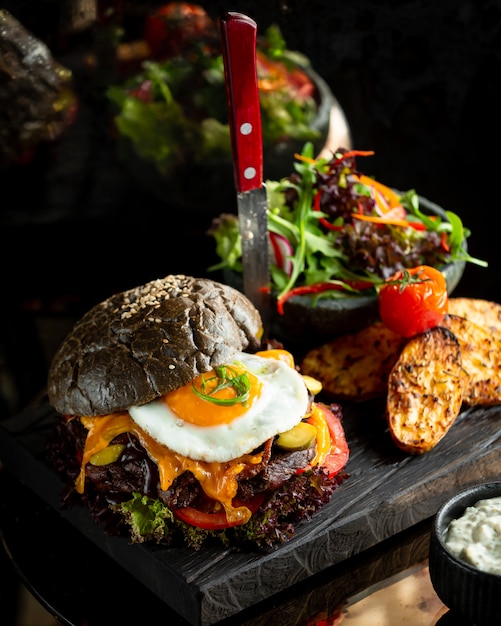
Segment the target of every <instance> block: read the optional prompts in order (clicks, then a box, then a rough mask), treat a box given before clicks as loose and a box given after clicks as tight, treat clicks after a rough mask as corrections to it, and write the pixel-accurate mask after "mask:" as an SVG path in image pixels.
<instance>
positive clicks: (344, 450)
mask: <svg viewBox="0 0 501 626" xmlns="http://www.w3.org/2000/svg"><path fill="white" fill-rule="evenodd" d="M317 405H318V406H319V407H320V408H321V409H322V411H323V413H324V416H325V421H326V422H327V426H328V427H329V433H330V436H331V449H330V451H329V452H328V453H327V456H326V457H325V459H324V461H323V463H322V466H323V467H325V468H326V469H327V471H328V472H329V477H330V478H332V477H333V476H335V475H336V474H339V472H340V471H341V470H342V469H344V467H345V466H346V463H347V462H348V457H349V455H350V451H349V448H348V443H347V442H346V436H345V432H344V428H343V425H342V423H341V420H340V419H339V417H338V416H337V415H336V414H335V412H334V411H332V410H331V409H330V408H329V407H328V406H326V405H324V404H322V403H321V402H317Z"/></svg>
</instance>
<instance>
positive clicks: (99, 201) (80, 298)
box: [0, 0, 501, 404]
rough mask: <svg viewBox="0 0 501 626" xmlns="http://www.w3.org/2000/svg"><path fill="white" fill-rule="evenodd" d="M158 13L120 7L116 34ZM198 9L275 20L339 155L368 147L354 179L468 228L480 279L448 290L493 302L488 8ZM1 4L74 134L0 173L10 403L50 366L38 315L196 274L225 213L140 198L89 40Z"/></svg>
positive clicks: (29, 5)
mask: <svg viewBox="0 0 501 626" xmlns="http://www.w3.org/2000/svg"><path fill="white" fill-rule="evenodd" d="M69 4H71V2H70V3H69ZM109 4H112V3H109ZM158 4H160V3H158V2H156V3H155V2H141V3H132V2H125V3H124V7H125V15H127V16H128V17H127V19H128V23H127V25H128V26H130V25H133V24H134V19H135V18H136V17H137V19H139V15H140V14H144V12H145V11H146V10H147V9H148V7H150V6H151V7H155V6H158ZM198 4H199V5H200V6H202V7H204V8H205V9H206V10H207V12H208V13H209V14H210V15H211V16H212V17H214V18H217V16H218V15H219V14H220V13H221V12H222V11H225V10H232V11H241V12H244V13H247V14H248V15H250V16H251V17H253V18H254V19H255V20H256V22H257V23H258V27H259V30H264V29H265V28H266V27H267V26H268V25H269V24H272V23H276V24H278V25H279V26H280V28H281V31H282V34H283V36H284V38H285V40H286V42H287V45H288V48H289V49H292V50H298V51H300V52H302V53H303V54H305V55H306V56H307V57H308V58H309V59H310V61H311V64H312V66H313V68H314V69H315V70H316V71H317V72H318V73H319V74H320V75H321V76H322V77H323V78H324V80H325V81H326V82H327V83H328V85H329V86H330V87H331V89H332V91H333V93H334V95H335V96H336V97H337V99H338V101H339V103H340V104H341V106H342V108H343V109H344V112H345V114H346V117H347V119H348V122H349V125H350V128H351V133H352V138H353V147H355V148H358V149H365V150H368V149H371V150H374V151H375V156H374V157H372V158H371V159H370V162H369V161H368V162H367V163H370V165H365V163H364V169H365V171H366V173H368V174H373V175H375V176H376V178H378V179H379V180H381V181H383V182H385V183H386V184H389V185H391V186H394V187H395V188H398V189H402V190H405V189H410V188H414V189H416V190H417V192H418V193H419V194H420V195H422V196H424V197H426V198H428V199H429V200H432V201H433V202H435V203H437V204H439V205H441V206H442V207H444V208H445V209H450V210H452V211H454V212H456V213H457V214H458V215H459V216H460V217H461V218H462V220H463V222H464V224H465V226H466V227H468V228H469V229H470V230H471V231H472V235H471V237H470V239H469V240H468V244H469V251H470V253H471V254H472V256H476V257H480V258H482V259H484V260H486V261H488V263H489V268H488V269H483V268H478V267H476V266H473V265H468V266H467V269H466V271H465V274H464V277H463V280H462V281H461V283H460V285H459V287H458V288H457V290H456V292H455V294H456V295H467V296H471V297H477V298H486V299H491V300H496V301H499V302H501V293H500V287H501V286H500V281H499V273H500V260H499V253H498V250H499V247H500V243H499V240H500V236H499V226H498V221H499V218H498V215H497V214H498V211H499V200H498V190H497V183H498V168H499V162H500V159H499V158H498V152H499V150H500V147H499V136H500V132H499V131H500V122H499V112H500V110H501V96H500V94H499V86H498V82H499V76H500V75H501V3H500V2H499V1H497V0H490V1H489V0H486V1H483V2H481V1H479V0H440V2H437V1H436V0H401V1H398V2H396V1H395V2H391V1H388V0H387V1H382V0H350V1H349V2H341V1H339V0H310V1H308V2H302V1H299V0H296V1H293V0H291V1H285V0H283V1H278V0H267V1H266V2H257V0H255V1H254V2H252V1H250V0H249V1H243V0H241V1H237V0H235V1H233V2H231V3H228V2H203V1H202V2H199V3H198ZM0 7H2V8H6V9H8V10H9V11H10V12H11V13H12V14H13V15H14V16H15V17H17V18H18V19H19V20H20V21H21V22H22V23H23V24H24V26H25V27H26V28H28V29H30V30H31V32H33V33H34V34H35V35H36V36H37V37H40V38H41V39H42V40H43V41H44V42H46V43H47V44H48V45H49V47H50V48H51V50H52V51H53V54H54V55H55V57H56V58H57V59H59V60H61V62H62V63H64V64H66V65H68V66H69V67H71V68H72V69H73V70H74V72H75V76H76V78H77V79H78V80H79V81H80V83H79V84H78V85H77V89H79V90H80V91H81V94H80V95H81V99H82V100H81V109H80V113H79V117H78V118H77V121H76V123H75V124H74V125H73V126H72V127H71V129H70V130H69V131H68V132H67V134H66V135H64V136H63V137H62V138H61V139H60V140H59V141H58V142H56V144H55V145H51V146H43V147H42V148H41V149H40V150H39V151H38V153H37V155H36V157H35V159H34V160H33V161H32V162H31V163H29V164H28V165H25V166H23V167H20V166H15V167H14V166H13V167H9V168H4V169H3V170H0V188H1V189H2V196H1V198H0V229H1V230H0V232H1V235H2V245H1V246H0V254H1V257H0V262H1V268H2V282H3V289H2V292H3V305H2V307H1V309H2V310H3V313H2V316H3V318H4V319H2V331H3V335H4V337H3V338H2V341H3V344H4V351H5V352H6V353H7V354H8V356H9V358H12V355H13V354H14V355H17V356H18V361H19V362H18V363H17V365H16V367H17V372H16V384H17V385H18V387H19V389H20V394H19V395H18V397H17V398H18V399H17V401H16V403H17V404H19V403H21V404H22V403H23V401H25V400H26V398H28V397H29V395H30V394H31V393H33V391H34V390H35V389H37V387H38V386H40V385H41V384H43V380H44V376H45V368H46V364H47V360H48V358H49V357H50V355H48V354H47V348H45V352H44V349H43V345H42V348H41V349H40V350H39V351H38V352H37V351H36V350H35V346H36V344H35V341H36V340H37V339H40V337H39V335H40V321H41V320H43V321H44V322H47V321H49V322H51V321H54V320H55V321H57V319H58V316H59V317H60V318H63V317H64V318H65V319H66V318H67V317H68V313H71V314H75V315H76V314H79V313H80V312H81V311H83V310H85V309H86V308H88V307H89V306H90V305H92V304H94V303H96V302H98V301H100V300H101V299H103V298H104V297H107V296H108V295H110V293H111V292H112V291H114V290H119V289H125V288H129V287H132V286H135V285H136V284H139V283H142V282H146V281H147V280H151V279H153V278H157V277H159V276H163V275H166V274H169V273H173V272H181V273H186V274H195V275H200V274H203V273H205V271H206V268H207V267H208V266H209V265H210V264H211V263H212V262H213V261H214V260H215V258H214V250H213V244H212V241H211V240H210V239H209V238H208V237H207V236H206V234H205V233H206V230H207V228H208V226H209V225H210V221H211V218H212V216H213V215H215V214H218V213H219V212H221V211H224V210H227V208H228V207H221V206H217V205H216V206H214V203H213V202H211V199H210V197H208V198H207V200H206V202H205V203H204V204H203V206H202V205H199V206H194V207H191V209H190V210H186V208H180V207H179V206H177V204H176V202H174V201H173V195H172V194H171V190H170V189H169V187H166V188H165V189H163V190H162V191H161V193H160V194H158V193H155V192H152V191H151V189H148V188H147V187H146V186H144V185H143V184H141V183H140V182H139V181H138V179H137V177H136V176H135V172H131V171H130V169H127V168H125V167H124V166H123V164H122V163H121V162H119V161H118V160H117V158H116V154H115V153H114V151H113V146H112V145H111V141H110V135H109V127H108V125H107V117H106V111H104V110H103V106H102V105H103V102H102V97H101V95H102V94H101V93H100V91H99V84H97V83H96V82H94V83H93V82H92V81H93V80H94V81H95V77H93V76H90V75H89V70H88V68H84V67H82V65H81V59H82V56H83V55H84V54H85V52H86V51H87V50H88V49H92V47H93V46H94V45H95V41H96V39H95V38H96V33H95V31H94V29H92V28H91V29H88V30H87V31H84V32H82V33H77V34H71V35H68V34H67V33H64V32H63V31H62V27H61V24H62V18H63V16H64V13H65V11H67V10H68V3H67V2H64V1H63V0H61V1H56V0H52V1H49V0H37V1H36V2H35V1H31V2H27V1H19V0H15V1H14V0H12V1H11V2H8V1H0ZM138 7H139V8H138ZM136 25H137V24H136ZM89 85H91V86H90V87H89ZM191 184H192V185H193V186H196V185H197V184H199V181H197V180H193V181H191ZM33 321H34V322H35V323H34V324H33ZM44 327H45V328H46V327H47V325H45V326H44ZM42 343H43V342H42ZM27 363H29V364H31V365H33V367H32V368H31V367H29V366H28V367H27V365H26V364H27ZM36 366H37V367H36Z"/></svg>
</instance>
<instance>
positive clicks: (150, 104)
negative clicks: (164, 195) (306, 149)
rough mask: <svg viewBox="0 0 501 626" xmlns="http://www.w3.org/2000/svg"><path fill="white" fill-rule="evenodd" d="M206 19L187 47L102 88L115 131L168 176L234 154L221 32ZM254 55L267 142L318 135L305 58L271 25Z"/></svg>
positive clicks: (312, 88) (313, 138) (315, 104)
mask: <svg viewBox="0 0 501 626" xmlns="http://www.w3.org/2000/svg"><path fill="white" fill-rule="evenodd" d="M165 19H167V18H165ZM208 20H209V18H208V17H207V18H206V21H205V28H204V31H203V33H202V34H200V35H199V36H198V37H195V36H192V38H191V39H190V42H189V48H188V49H187V48H186V46H184V47H183V48H182V49H181V50H174V51H173V52H171V53H170V55H169V56H168V57H166V58H161V59H156V58H153V59H148V60H146V61H144V62H143V63H142V69H141V71H140V72H138V73H137V74H135V75H133V76H131V77H129V78H128V79H127V80H125V81H124V82H123V83H121V84H119V85H112V86H110V87H109V88H108V90H107V97H108V99H109V101H110V102H111V103H112V108H113V115H114V126H115V128H116V132H117V135H118V138H119V139H121V140H122V141H125V142H127V143H128V144H130V146H131V147H132V149H133V150H134V152H135V154H136V155H137V156H139V157H140V158H141V159H143V160H145V161H147V162H149V163H150V164H151V165H153V166H154V167H155V168H156V169H157V170H158V171H159V172H160V173H161V174H162V175H165V176H169V175H171V174H173V173H175V172H176V171H178V170H180V169H182V168H184V167H187V166H188V167H190V168H193V167H194V166H196V165H197V164H205V163H211V164H213V165H215V166H217V164H218V163H219V162H221V161H227V160H228V159H230V158H231V139H230V130H229V125H228V109H227V104H226V90H225V78H224V64H223V57H222V53H221V45H220V41H219V32H218V30H217V27H216V24H215V23H212V22H208ZM188 25H189V22H187V26H186V28H187V27H188ZM176 28H179V26H178V25H177V23H176ZM256 56H257V73H258V87H259V95H260V103H261V117H262V134H263V145H264V147H265V148H266V146H272V145H274V144H276V143H278V142H280V141H283V140H284V139H285V138H290V139H294V140H299V141H300V142H305V141H316V140H317V139H318V138H319V136H320V131H319V130H318V129H316V128H314V127H313V126H312V122H313V120H314V119H315V116H316V114H317V111H318V102H317V101H316V98H317V97H318V96H317V94H316V88H315V85H314V83H313V81H312V80H311V79H310V77H309V76H308V73H307V72H306V71H305V69H304V68H306V67H307V66H308V65H309V62H308V60H307V59H306V58H305V57H304V56H303V55H301V54H299V53H297V52H291V51H289V50H288V49H287V46H286V43H285V41H284V39H283V37H282V34H281V31H280V29H279V27H278V26H276V25H272V26H270V27H269V28H268V29H267V31H266V32H265V33H264V35H263V36H261V37H259V38H258V42H257V51H256Z"/></svg>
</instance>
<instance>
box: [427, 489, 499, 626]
mask: <svg viewBox="0 0 501 626" xmlns="http://www.w3.org/2000/svg"><path fill="white" fill-rule="evenodd" d="M498 496H501V482H490V483H482V484H479V485H474V486H472V487H469V488H468V489H466V490H464V491H461V492H460V493H458V494H456V495H455V496H453V497H452V498H450V499H449V500H447V502H445V503H444V504H443V505H442V506H441V507H440V509H439V510H438V512H437V514H436V515H435V518H434V520H433V524H432V528H431V535H430V554H429V569H430V578H431V582H432V585H433V588H434V589H435V591H436V593H437V595H438V597H439V598H440V599H441V600H442V602H443V603H444V604H445V606H447V607H448V608H449V609H451V611H452V612H454V613H457V614H458V615H460V616H461V617H462V618H464V619H465V620H467V621H469V622H470V623H471V624H472V626H473V625H475V626H499V625H500V624H501V575H497V574H491V573H488V572H484V571H480V570H479V569H477V568H476V567H474V566H472V565H470V564H468V563H466V562H464V561H462V560H460V559H459V558H457V557H456V556H454V555H453V554H452V553H451V552H450V551H449V550H448V549H447V548H446V546H445V543H444V540H445V533H446V531H447V528H448V526H449V524H450V522H451V521H452V520H453V519H457V518H459V517H461V515H462V514H463V513H464V511H465V509H466V508H467V507H469V506H473V505H474V504H475V503H476V502H478V501H479V500H484V499H488V498H494V497H498Z"/></svg>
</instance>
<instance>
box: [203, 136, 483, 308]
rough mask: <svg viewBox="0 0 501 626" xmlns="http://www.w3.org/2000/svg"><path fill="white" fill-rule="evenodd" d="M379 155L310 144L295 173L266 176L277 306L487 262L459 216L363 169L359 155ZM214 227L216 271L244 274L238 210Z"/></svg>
mask: <svg viewBox="0 0 501 626" xmlns="http://www.w3.org/2000/svg"><path fill="white" fill-rule="evenodd" d="M373 154H374V153H373V152H372V151H360V150H350V151H348V150H345V149H343V148H340V149H338V151H337V152H336V153H335V154H334V155H333V156H332V158H330V159H328V158H319V159H315V158H314V154H313V146H312V144H311V143H307V144H306V145H305V147H304V149H303V152H302V153H301V154H300V155H296V163H295V172H294V173H293V174H292V175H291V176H289V177H287V178H284V179H282V180H280V181H267V183H266V190H267V197H268V230H269V242H270V250H271V252H272V254H271V266H270V286H269V287H270V290H271V292H272V293H273V294H274V295H276V298H277V306H278V311H279V312H283V304H284V302H285V301H286V300H287V299H288V298H290V297H292V296H294V295H303V294H311V295H312V303H314V302H316V300H317V299H318V298H340V297H343V298H344V297H346V296H347V295H354V296H357V295H360V294H362V293H363V294H364V295H368V294H370V293H371V292H373V293H374V294H376V293H377V289H378V287H379V286H381V285H382V284H383V283H384V281H385V280H386V279H388V278H389V277H391V276H392V275H393V274H395V272H397V271H398V270H403V269H409V268H412V267H416V266H418V265H430V266H433V267H438V268H440V267H443V266H444V265H447V264H449V263H452V262H455V261H467V262H471V263H475V264H477V265H481V266H484V267H485V266H486V265H487V264H486V263H485V262H484V261H482V260H480V259H475V258H473V257H471V256H470V255H469V254H468V252H467V249H466V246H465V241H466V239H467V238H468V237H469V236H470V234H471V233H470V231H469V230H468V229H467V228H465V226H464V225H463V223H462V221H461V219H460V218H459V216H458V215H456V214H455V213H453V212H452V211H443V212H440V213H438V212H437V213H433V214H430V213H429V212H428V213H426V211H425V210H424V208H423V207H422V206H420V199H419V196H418V194H417V193H416V191H415V190H410V191H407V192H405V193H399V192H396V191H394V190H392V189H391V188H389V187H387V186H386V185H383V184H381V183H379V182H378V181H376V180H374V179H373V178H371V177H369V176H366V175H365V174H363V173H362V172H361V171H360V170H359V169H358V168H357V164H356V161H357V158H359V157H366V156H371V155H373ZM442 213H443V214H442ZM208 234H209V235H210V236H212V237H214V239H215V242H216V252H217V254H218V256H219V257H220V259H221V261H220V262H219V263H217V264H215V265H213V266H212V267H211V268H210V270H231V271H233V272H236V273H241V272H242V245H241V237H240V232H239V227H238V217H237V216H236V215H234V214H230V213H223V214H221V215H219V216H218V217H216V218H215V219H214V220H213V222H212V225H211V227H210V229H209V231H208Z"/></svg>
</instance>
